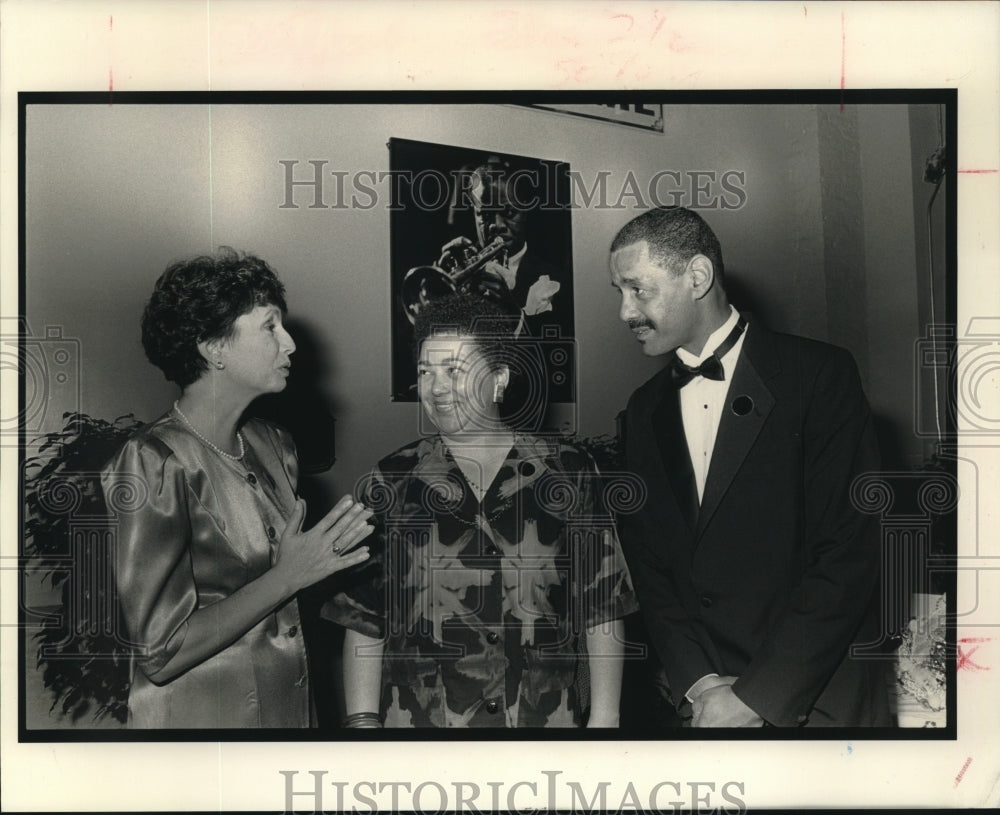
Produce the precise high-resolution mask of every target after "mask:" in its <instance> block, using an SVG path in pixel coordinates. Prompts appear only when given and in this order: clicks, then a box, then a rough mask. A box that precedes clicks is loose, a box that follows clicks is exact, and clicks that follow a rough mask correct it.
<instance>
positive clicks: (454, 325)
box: [413, 293, 518, 370]
mask: <svg viewBox="0 0 1000 815" xmlns="http://www.w3.org/2000/svg"><path fill="white" fill-rule="evenodd" d="M517 324H518V318H517V317H512V316H511V315H510V313H509V312H507V311H505V310H504V309H503V307H502V306H501V305H500V304H499V303H496V302H494V301H493V300H487V299H485V298H483V297H479V296H477V295H474V294H465V293H461V294H451V295H448V296H447V297H442V298H441V299H439V300H432V301H431V302H430V303H427V304H426V305H424V306H423V307H422V308H421V309H420V313H419V314H417V318H416V321H415V322H414V325H413V354H414V360H415V359H416V356H417V354H419V353H420V344H421V343H422V342H423V341H424V340H425V339H427V338H428V337H430V336H432V335H434V334H437V333H448V334H458V335H460V336H466V337H471V338H472V339H474V340H475V341H476V345H477V346H478V348H479V350H480V351H482V352H483V356H485V357H486V360H487V362H489V364H490V368H491V369H494V370H495V369H496V368H498V367H499V366H500V365H504V364H506V362H507V357H508V356H509V354H508V353H507V352H508V350H509V347H510V345H511V343H512V342H513V341H514V335H515V333H516V331H517Z"/></svg>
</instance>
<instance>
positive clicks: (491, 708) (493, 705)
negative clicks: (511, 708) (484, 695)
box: [486, 699, 500, 713]
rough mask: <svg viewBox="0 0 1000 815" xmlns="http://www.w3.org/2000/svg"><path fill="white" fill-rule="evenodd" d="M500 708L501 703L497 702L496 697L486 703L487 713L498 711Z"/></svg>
mask: <svg viewBox="0 0 1000 815" xmlns="http://www.w3.org/2000/svg"><path fill="white" fill-rule="evenodd" d="M498 710H500V705H498V704H497V701H496V699H490V701H488V702H487V703H486V712H487V713H496V712H497V711H498Z"/></svg>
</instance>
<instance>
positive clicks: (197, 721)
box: [102, 249, 372, 729]
mask: <svg viewBox="0 0 1000 815" xmlns="http://www.w3.org/2000/svg"><path fill="white" fill-rule="evenodd" d="M284 314H285V298H284V287H283V286H282V284H281V282H280V281H279V280H278V279H277V277H275V275H274V273H273V271H272V270H271V269H270V268H269V267H268V265H267V264H266V263H265V262H264V261H262V260H261V259H259V258H257V257H255V256H253V255H241V254H238V253H236V252H234V251H233V250H231V249H224V250H221V251H220V252H219V254H217V255H216V256H214V257H208V256H206V257H198V258H195V259H192V260H189V261H182V262H179V263H176V264H174V265H172V266H171V267H170V268H168V269H167V270H166V271H165V272H164V273H163V275H162V276H161V277H160V279H159V280H158V281H157V283H156V288H155V290H154V291H153V295H152V297H151V298H150V300H149V303H148V304H147V306H146V309H145V312H144V314H143V318H142V342H143V347H144V348H145V351H146V355H147V356H148V358H149V360H150V361H151V362H152V363H153V364H154V365H156V366H157V367H159V368H160V369H161V370H162V371H163V373H164V375H165V376H166V378H167V379H168V380H170V381H172V382H175V383H176V384H177V385H178V386H179V387H180V389H181V395H180V398H179V399H178V400H177V401H176V402H174V405H173V407H172V408H171V409H170V410H169V411H167V412H166V413H165V414H164V415H163V416H161V417H160V418H159V419H157V420H156V421H154V422H152V423H151V424H149V425H146V426H145V427H143V428H142V429H141V430H139V431H138V432H137V433H136V434H135V435H134V436H132V437H131V438H130V439H129V440H128V441H127V442H126V443H125V445H124V446H123V448H122V449H121V450H120V451H119V452H118V453H117V455H116V456H115V457H114V458H113V459H112V460H111V462H109V464H108V465H107V467H106V468H105V470H104V473H103V478H102V481H103V486H104V491H105V494H106V495H107V497H108V502H109V505H112V506H115V508H116V509H117V511H118V527H117V550H116V556H115V569H116V575H115V579H116V583H117V587H118V593H119V601H120V604H121V609H122V613H123V617H124V620H125V623H126V626H127V629H128V631H127V634H128V637H129V640H130V643H131V644H132V646H133V648H134V649H135V650H134V657H133V666H132V682H131V688H130V692H129V700H128V704H129V726H130V727H135V728H155V729H159V728H193V729H204V728H248V727H249V728H258V727H259V728H304V727H309V726H310V710H311V705H310V689H309V677H308V670H307V666H306V650H305V645H304V643H303V637H302V627H301V623H300V620H299V611H298V603H297V600H296V598H295V595H296V592H298V591H299V590H301V589H303V588H306V587H307V586H309V585H312V584H313V583H315V582H316V581H318V580H320V579H322V578H324V577H326V576H328V575H330V574H332V573H334V572H337V571H340V570H342V569H346V568H349V567H351V566H353V565H355V564H358V563H361V562H362V561H364V560H365V559H367V557H368V549H367V547H366V546H359V544H360V543H361V541H362V540H363V539H364V538H365V537H366V536H367V535H368V534H369V533H370V532H371V531H372V527H371V526H370V525H369V524H368V519H369V517H370V515H371V513H370V512H369V511H368V510H367V509H366V508H365V507H364V506H363V505H362V504H360V503H355V502H354V501H352V500H351V498H350V497H349V496H345V497H344V498H342V499H341V500H340V501H339V502H338V503H337V504H336V506H334V507H333V508H332V509H331V510H330V512H329V513H328V514H327V515H326V516H325V517H324V518H323V519H322V520H320V521H319V522H318V523H317V524H316V525H315V526H313V527H312V528H311V529H309V530H308V531H304V530H303V529H302V525H303V519H304V517H305V504H304V502H303V501H302V500H301V499H299V498H297V495H296V481H297V477H298V465H297V461H296V455H295V447H294V445H293V443H292V440H291V437H290V436H289V434H288V433H287V432H286V431H284V430H283V429H281V428H279V427H277V426H276V425H273V424H270V423H268V422H264V421H261V420H258V419H248V420H244V419H243V412H244V410H245V409H246V407H247V406H248V405H249V404H250V402H251V401H253V400H254V399H255V398H256V397H258V396H260V395H262V394H266V393H275V392H278V391H281V390H283V389H284V387H285V384H286V379H287V377H288V374H289V367H290V364H291V363H290V357H291V354H292V352H293V351H294V350H295V343H294V342H293V341H292V338H291V337H290V336H289V334H288V333H287V332H286V331H285V329H284V327H283V325H282V317H283V316H284ZM123 497H124V498H123ZM123 505H124V506H123Z"/></svg>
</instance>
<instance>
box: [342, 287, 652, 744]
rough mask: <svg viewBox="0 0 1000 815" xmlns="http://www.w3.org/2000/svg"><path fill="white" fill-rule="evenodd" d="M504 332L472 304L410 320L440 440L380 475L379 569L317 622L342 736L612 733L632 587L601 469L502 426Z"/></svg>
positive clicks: (500, 318) (567, 447)
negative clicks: (327, 641) (329, 625)
mask: <svg viewBox="0 0 1000 815" xmlns="http://www.w3.org/2000/svg"><path fill="white" fill-rule="evenodd" d="M515 324H516V321H515ZM511 328H512V326H511V324H510V322H509V320H508V318H506V317H505V315H504V314H503V312H502V311H501V310H500V308H499V307H498V306H496V305H494V304H492V303H490V302H488V301H485V300H482V299H480V298H476V297H472V296H468V295H460V296H455V297H452V298H450V299H447V300H443V301H439V302H436V303H432V304H430V305H428V306H425V307H424V309H423V310H422V311H421V313H420V315H419V317H418V319H417V323H416V326H415V336H416V343H417V349H418V357H419V358H418V363H417V364H418V372H417V381H418V391H419V397H420V402H421V404H422V407H423V411H424V414H425V415H426V417H427V418H428V419H430V421H431V422H432V423H433V426H434V427H433V428H432V429H433V430H436V432H435V433H434V434H433V435H429V436H426V437H424V438H421V439H420V440H419V441H416V442H414V443H412V444H409V445H406V446H405V447H403V448H401V449H399V450H397V451H396V452H394V453H392V454H390V455H388V456H386V457H385V458H384V459H382V460H381V461H380V462H379V464H378V465H377V467H376V468H375V469H374V471H373V472H372V474H371V476H370V477H369V479H368V481H367V484H366V486H365V489H364V495H365V497H364V500H365V502H366V503H367V504H368V506H370V507H372V508H373V509H374V510H375V513H376V516H375V521H376V534H375V535H373V536H372V541H373V542H372V543H371V552H372V557H371V559H370V561H369V562H368V563H366V564H364V565H363V566H362V567H360V568H359V571H358V572H357V573H356V579H355V580H353V581H352V582H351V584H350V586H349V587H348V588H346V589H345V590H344V591H342V592H340V593H338V594H337V595H336V596H334V597H333V598H332V599H331V600H330V601H329V602H328V603H327V604H326V606H325V609H324V614H325V616H326V617H327V618H329V619H332V620H334V621H336V622H338V623H340V624H341V625H343V626H345V627H346V628H347V632H346V637H345V643H344V686H345V697H346V711H347V714H348V715H347V719H346V720H345V726H348V727H365V726H368V727H377V726H379V725H380V724H381V723H382V722H384V724H385V726H386V727H578V726H583V725H587V726H590V727H617V726H618V709H619V697H620V693H621V675H622V659H623V642H624V636H623V625H622V620H621V618H622V617H623V616H624V615H626V614H629V613H631V612H632V611H634V610H635V609H636V601H635V597H634V594H633V592H632V586H631V581H630V578H629V575H628V571H627V568H626V566H625V562H624V559H623V557H622V554H621V550H620V547H619V544H618V539H617V535H616V533H615V529H614V525H613V521H612V518H611V516H610V515H609V514H608V513H607V511H606V510H604V509H603V507H602V504H601V485H600V483H599V481H598V478H599V475H598V472H597V469H596V466H595V464H594V462H593V459H591V457H590V456H589V455H588V454H587V453H585V452H583V451H582V450H580V449H579V448H576V447H574V446H573V445H571V444H569V443H567V442H566V441H564V440H562V439H560V438H546V437H540V436H533V435H526V434H522V433H519V432H517V431H516V430H514V429H512V427H511V426H510V425H509V424H508V423H507V422H506V421H505V420H504V419H503V418H502V417H501V405H502V403H503V401H504V400H503V396H504V393H505V390H507V388H508V385H509V383H510V379H511V371H512V369H514V368H516V367H517V366H516V364H515V360H516V356H514V355H512V354H513V348H514V346H513V336H512V333H513V332H512V331H511ZM508 407H509V400H508ZM429 429H430V428H429Z"/></svg>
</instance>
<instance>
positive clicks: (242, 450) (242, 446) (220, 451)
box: [174, 401, 247, 461]
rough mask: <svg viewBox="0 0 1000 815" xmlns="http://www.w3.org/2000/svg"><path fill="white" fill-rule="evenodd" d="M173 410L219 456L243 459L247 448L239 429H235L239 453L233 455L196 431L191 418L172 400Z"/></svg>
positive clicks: (231, 459)
mask: <svg viewBox="0 0 1000 815" xmlns="http://www.w3.org/2000/svg"><path fill="white" fill-rule="evenodd" d="M174 410H176V411H177V415H178V416H180V417H181V419H182V420H183V421H184V424H186V425H187V426H188V429H189V430H190V431H191V432H192V433H194V434H195V435H196V436H197V437H198V438H199V439H201V440H202V441H203V442H205V444H207V445H208V446H209V447H211V448H212V449H213V450H215V452H216V453H218V454H219V455H220V456H222V457H223V458H228V459H229V460H230V461H243V456H245V455H246V452H247V448H246V444H244V442H243V434H242V433H240V431H239V430H237V431H236V440H237V441H238V442H239V443H240V454H239V455H238V456H234V455H233V454H232V453H227V452H226V451H225V450H223V449H222V448H220V447H216V446H215V445H214V444H212V442H210V441H209V440H208V439H206V438H205V437H204V436H203V435H201V433H199V432H198V429H197V428H196V427H195V426H194V425H193V424H191V420H190V419H188V417H187V416H185V415H184V413H183V412H182V411H181V409H180V407H179V406H178V405H177V402H176V401H175V402H174Z"/></svg>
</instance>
